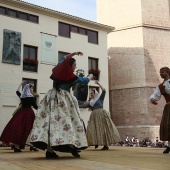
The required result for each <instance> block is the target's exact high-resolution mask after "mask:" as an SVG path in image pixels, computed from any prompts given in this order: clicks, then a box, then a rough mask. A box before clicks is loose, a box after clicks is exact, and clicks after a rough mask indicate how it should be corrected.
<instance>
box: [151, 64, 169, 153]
mask: <svg viewBox="0 0 170 170" xmlns="http://www.w3.org/2000/svg"><path fill="white" fill-rule="evenodd" d="M160 76H161V78H162V79H164V81H163V82H162V83H161V84H159V85H158V87H156V89H155V91H154V92H153V94H152V95H151V96H150V101H151V103H152V104H154V105H157V104H158V101H159V100H160V98H161V95H163V96H164V98H165V101H166V105H165V107H164V110H163V115H162V120H161V124H160V140H161V141H168V146H167V148H166V149H165V150H164V151H163V153H164V154H167V153H169V152H170V69H169V68H168V67H162V68H161V69H160Z"/></svg>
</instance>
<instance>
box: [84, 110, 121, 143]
mask: <svg viewBox="0 0 170 170" xmlns="http://www.w3.org/2000/svg"><path fill="white" fill-rule="evenodd" d="M86 135H87V141H88V145H89V146H92V145H102V146H103V145H110V144H114V143H117V142H120V141H121V139H120V136H119V132H118V130H117V128H116V126H115V125H114V123H113V122H112V120H111V118H110V116H109V115H108V113H107V112H106V110H104V109H95V110H93V112H92V113H91V116H90V119H89V122H88V126H87V134H86Z"/></svg>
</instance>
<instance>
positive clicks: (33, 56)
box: [23, 45, 38, 72]
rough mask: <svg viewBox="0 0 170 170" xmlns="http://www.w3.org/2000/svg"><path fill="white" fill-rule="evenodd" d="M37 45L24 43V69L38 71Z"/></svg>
mask: <svg viewBox="0 0 170 170" xmlns="http://www.w3.org/2000/svg"><path fill="white" fill-rule="evenodd" d="M37 49H38V48H37V47H34V46H29V45H24V56H23V70H25V71H32V72H37V70H38V60H37Z"/></svg>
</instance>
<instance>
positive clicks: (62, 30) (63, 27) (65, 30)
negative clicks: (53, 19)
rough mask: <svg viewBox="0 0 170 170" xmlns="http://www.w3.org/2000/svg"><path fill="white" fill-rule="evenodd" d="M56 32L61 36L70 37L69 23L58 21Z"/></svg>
mask: <svg viewBox="0 0 170 170" xmlns="http://www.w3.org/2000/svg"><path fill="white" fill-rule="evenodd" d="M58 31H59V32H58V34H59V35H61V36H63V37H70V25H68V24H65V23H61V22H59V28H58Z"/></svg>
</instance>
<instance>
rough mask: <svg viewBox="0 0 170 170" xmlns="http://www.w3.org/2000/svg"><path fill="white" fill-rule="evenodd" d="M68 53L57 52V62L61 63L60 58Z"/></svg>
mask: <svg viewBox="0 0 170 170" xmlns="http://www.w3.org/2000/svg"><path fill="white" fill-rule="evenodd" d="M68 54H69V53H66V52H62V51H59V52H58V62H60V61H61V59H62V57H64V56H66V55H68Z"/></svg>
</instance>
